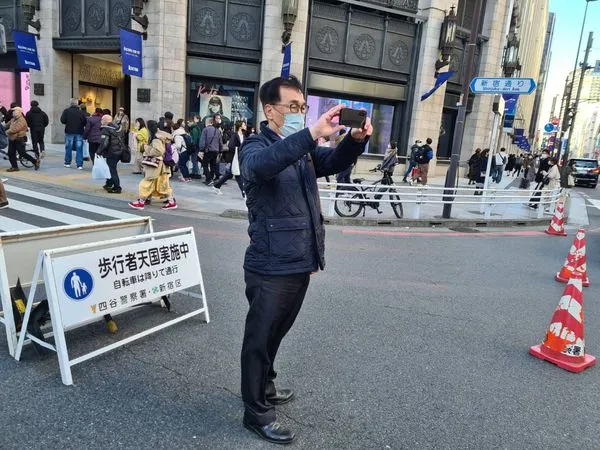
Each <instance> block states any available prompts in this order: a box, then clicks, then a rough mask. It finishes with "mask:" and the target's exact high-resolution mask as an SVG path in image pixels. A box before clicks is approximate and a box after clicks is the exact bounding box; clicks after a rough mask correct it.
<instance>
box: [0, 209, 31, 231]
mask: <svg viewBox="0 0 600 450" xmlns="http://www.w3.org/2000/svg"><path fill="white" fill-rule="evenodd" d="M32 228H39V227H37V226H35V225H31V224H29V223H24V222H19V221H18V220H14V219H11V218H9V217H4V216H3V215H2V214H1V213H0V230H2V231H22V230H31V229H32Z"/></svg>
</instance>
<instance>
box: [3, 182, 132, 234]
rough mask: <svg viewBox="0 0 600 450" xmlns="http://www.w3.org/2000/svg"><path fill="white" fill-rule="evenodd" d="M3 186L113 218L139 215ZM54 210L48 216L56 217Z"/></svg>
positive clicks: (39, 198)
mask: <svg viewBox="0 0 600 450" xmlns="http://www.w3.org/2000/svg"><path fill="white" fill-rule="evenodd" d="M4 188H5V189H6V191H7V192H9V193H10V192H13V193H15V194H20V195H23V196H26V197H31V198H36V199H38V200H44V201H46V202H50V203H56V204H58V205H64V206H69V207H71V208H75V209H80V210H82V211H88V212H92V213H97V214H102V215H105V216H108V217H114V218H115V219H134V218H136V217H139V216H136V215H135V214H129V213H125V212H122V211H115V210H114V209H110V208H103V207H102V206H96V205H91V204H89V203H83V202H78V201H76V200H69V199H65V198H60V197H56V196H54V195H48V194H44V193H42V192H36V191H31V190H29V189H23V188H20V187H17V186H11V185H6V186H4ZM9 202H10V204H11V205H12V203H13V202H12V201H10V196H9ZM35 208H36V210H39V207H37V206H36V207H35ZM55 212H56V211H54V210H52V215H51V216H48V218H53V217H56V214H55ZM36 215H40V214H39V212H38V213H36ZM82 220H87V219H82ZM59 221H60V220H59ZM65 223H67V222H65ZM77 223H89V222H82V221H79V222H77ZM0 228H1V227H0ZM30 228H31V227H30Z"/></svg>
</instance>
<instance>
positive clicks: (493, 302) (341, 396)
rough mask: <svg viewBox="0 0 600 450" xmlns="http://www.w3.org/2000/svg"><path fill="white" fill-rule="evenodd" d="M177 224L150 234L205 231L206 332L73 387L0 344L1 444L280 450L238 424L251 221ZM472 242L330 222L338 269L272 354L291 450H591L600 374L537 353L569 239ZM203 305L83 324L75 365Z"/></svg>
mask: <svg viewBox="0 0 600 450" xmlns="http://www.w3.org/2000/svg"><path fill="white" fill-rule="evenodd" d="M52 189H54V188H49V190H50V191H51V190H52ZM50 193H51V192H50ZM590 194H593V195H595V192H592V191H590ZM65 195H68V196H70V197H72V198H73V199H81V197H78V196H77V195H75V194H65ZM88 201H96V202H98V204H102V206H108V205H110V204H109V203H106V202H108V200H105V199H92V200H90V199H89V198H88ZM110 206H113V205H110ZM118 207H123V210H125V206H123V205H119V206H118ZM170 213H171V214H167V213H160V212H159V213H156V214H154V213H153V214H152V215H153V216H154V217H155V219H156V228H157V229H159V230H160V229H170V228H176V227H184V226H192V227H194V229H195V231H196V238H197V240H198V248H199V252H200V257H201V263H202V269H203V274H204V279H205V283H206V292H207V300H208V304H209V308H210V312H211V323H210V324H205V323H204V322H203V321H202V320H201V319H191V320H188V321H186V322H183V323H181V324H179V325H177V326H175V327H172V328H170V329H167V330H164V331H162V332H160V333H157V334H154V335H152V336H149V337H147V338H144V339H142V340H139V341H137V342H135V343H132V344H129V345H127V346H126V347H124V348H121V349H118V350H115V351H113V352H110V353H108V354H105V355H103V356H101V357H98V358H95V359H92V360H91V361H87V362H84V363H82V364H80V365H78V366H75V367H74V368H73V377H74V381H75V386H71V387H66V386H63V385H62V383H61V381H60V375H59V370H58V364H57V361H56V358H54V357H52V356H50V357H46V358H44V359H39V358H38V357H37V356H36V355H35V353H34V352H33V350H32V349H31V348H28V349H27V350H26V352H25V354H24V357H23V360H22V362H20V363H16V362H15V361H14V360H11V359H10V358H9V356H8V353H7V351H6V342H5V337H4V334H2V336H0V380H1V381H0V392H2V394H0V402H1V404H2V408H3V416H2V417H3V420H2V421H0V447H1V448H3V449H13V448H14V449H17V448H18V449H23V448H31V449H38V448H65V449H68V448H69V449H70V448H74V449H75V448H77V449H80V448H135V449H137V448H151V447H154V448H207V449H221V448H222V449H255V448H256V449H258V448H272V445H271V444H267V443H263V442H262V441H260V440H259V439H258V438H256V437H255V436H254V435H252V434H250V433H249V432H248V431H246V430H245V429H244V428H243V427H242V425H241V419H242V404H241V399H240V392H239V352H240V348H241V341H242V331H243V324H244V317H245V313H246V310H247V304H246V300H245V298H244V295H243V288H244V285H243V279H242V270H241V266H242V259H243V253H244V250H245V246H246V245H247V236H246V234H245V228H246V224H245V223H244V222H243V221H238V220H225V219H218V218H214V217H209V216H195V215H193V214H191V213H189V212H185V211H171V212H170ZM599 216H600V215H599ZM598 226H600V225H598ZM470 231H474V230H463V232H461V233H456V232H452V231H448V230H405V229H402V230H389V229H386V228H381V229H363V228H360V229H350V228H340V227H329V228H328V231H327V255H326V257H327V269H326V270H325V272H322V273H319V274H316V275H314V276H313V277H312V279H311V286H310V288H309V291H308V294H307V298H306V301H305V303H304V306H303V309H302V311H301V313H300V316H299V318H298V321H297V323H296V324H295V326H294V328H293V329H292V331H291V333H290V334H289V335H288V337H287V338H286V340H284V342H283V345H282V347H281V350H280V353H279V355H280V356H279V357H278V361H277V368H278V371H279V377H278V384H279V385H280V386H282V387H284V386H285V387H292V388H294V389H295V390H296V393H297V398H296V400H295V401H294V402H292V403H290V404H288V405H285V406H283V407H281V408H279V409H278V414H279V418H280V419H281V420H282V422H284V423H285V424H286V425H288V426H289V427H291V428H293V429H294V430H295V431H296V432H297V436H298V437H297V440H296V443H295V444H294V447H295V448H303V449H317V448H318V449H338V448H339V449H342V448H343V449H387V448H392V449H399V448H406V449H415V448H419V449H421V448H424V449H426V448H436V449H438V448H441V449H459V448H460V449H462V448H472V449H484V448H486V449H487V448H509V449H538V448H540V449H541V448H545V449H547V448H550V449H554V448H556V449H558V448H565V447H572V448H581V449H588V448H589V449H595V448H598V430H600V416H599V415H598V406H597V405H598V404H599V403H600V371H599V369H598V368H591V369H588V370H587V371H585V372H583V373H581V374H572V373H569V372H566V371H564V370H562V369H559V368H557V367H556V366H554V365H552V364H549V363H547V362H543V361H540V360H538V359H536V358H534V357H532V356H530V355H529V354H528V349H529V347H530V346H532V345H534V344H537V343H539V342H540V340H541V339H542V337H543V336H544V334H545V331H546V328H547V326H548V324H549V321H550V318H551V316H552V313H553V311H554V309H555V308H556V305H557V303H558V301H559V299H560V297H561V295H562V293H563V289H564V285H562V284H559V283H557V282H555V281H554V280H553V276H554V273H555V272H556V271H558V270H559V269H560V267H561V265H562V263H563V261H564V258H565V255H566V254H567V252H568V248H569V246H570V244H571V241H572V239H573V235H572V234H573V233H571V234H570V236H569V237H567V238H560V237H551V236H546V235H545V234H543V232H542V230H539V229H536V230H524V229H519V230H517V231H515V230H486V231H483V232H473V233H472V232H470ZM593 234H594V232H590V236H591V235H593ZM587 250H588V271H589V277H590V280H591V283H592V285H591V286H590V287H589V288H586V289H585V291H584V294H585V297H586V303H585V306H586V309H585V314H586V317H585V318H586V325H587V329H586V332H587V334H586V343H587V351H588V353H591V354H593V355H598V354H599V353H600V331H599V330H600V308H599V307H598V303H597V302H595V301H594V299H596V298H598V296H599V294H600V289H599V287H598V286H600V265H599V264H598V262H599V258H600V256H599V254H598V252H600V248H599V245H598V243H597V242H596V240H595V239H589V240H588V249H587ZM192 301H193V300H191V299H188V298H186V297H181V296H179V297H175V298H174V301H173V306H174V311H173V312H171V313H166V312H165V311H164V310H161V309H158V308H144V309H138V310H136V311H135V312H132V313H127V314H124V315H122V316H120V317H118V318H117V321H118V324H119V327H120V331H119V333H118V334H117V335H116V336H113V335H108V334H107V333H106V332H105V331H104V327H103V325H102V324H97V325H92V326H88V327H85V328H82V329H79V330H75V331H72V332H70V333H68V334H67V341H68V345H69V349H70V352H71V355H72V356H77V355H80V354H82V353H85V352H88V351H91V350H93V349H95V348H98V347H99V346H101V345H104V344H106V343H109V342H112V341H114V340H116V339H118V338H120V337H123V336H126V335H128V334H131V333H133V332H135V331H136V330H140V329H143V328H144V327H147V326H149V325H150V324H154V323H157V322H160V321H161V320H164V319H165V318H167V317H168V318H171V317H175V316H176V315H177V314H182V313H184V312H185V311H187V310H189V308H190V305H191V303H190V302H192Z"/></svg>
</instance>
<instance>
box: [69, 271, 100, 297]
mask: <svg viewBox="0 0 600 450" xmlns="http://www.w3.org/2000/svg"><path fill="white" fill-rule="evenodd" d="M63 289H64V291H65V294H67V296H68V297H69V298H70V299H71V300H75V301H81V300H85V299H86V298H87V297H88V296H89V295H90V294H91V293H92V290H93V289H94V279H93V278H92V275H91V274H90V273H89V272H88V271H87V270H85V269H73V270H70V271H69V272H68V273H67V275H66V276H65V280H64V281H63Z"/></svg>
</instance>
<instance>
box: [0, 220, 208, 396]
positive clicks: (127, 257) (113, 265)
mask: <svg viewBox="0 0 600 450" xmlns="http://www.w3.org/2000/svg"><path fill="white" fill-rule="evenodd" d="M92 232H93V234H94V238H95V242H93V243H87V244H81V242H82V241H83V239H82V237H83V236H86V235H89V234H90V233H92ZM115 235H117V236H120V238H118V239H114V236H115ZM42 278H43V281H42ZM19 279H20V280H21V282H23V281H24V280H29V279H31V283H30V284H28V285H24V287H26V286H30V289H29V294H28V297H27V304H26V307H25V315H24V317H23V323H22V326H21V332H19V333H17V331H16V327H15V323H14V318H13V311H12V302H11V297H10V288H11V287H14V286H15V285H16V284H17V280H19ZM42 286H43V287H44V288H45V291H46V294H47V298H48V309H49V312H50V319H51V324H52V333H51V334H52V335H53V336H54V345H51V344H49V343H48V342H45V341H42V340H40V339H38V338H37V337H36V336H35V335H32V334H31V333H29V332H28V324H29V320H30V318H31V313H32V311H33V310H34V306H35V305H34V299H35V297H36V292H37V290H38V288H41V287H42ZM195 286H199V287H200V293H195V292H191V291H189V289H190V288H192V287H195ZM176 292H177V293H184V294H187V295H188V296H189V297H192V298H195V299H199V300H201V305H200V307H198V308H196V309H194V310H193V311H191V312H189V313H187V314H185V315H182V316H180V317H178V318H176V319H172V320H169V321H167V322H165V323H162V324H160V325H158V326H155V327H153V328H150V329H147V330H145V331H142V332H140V333H137V334H135V335H132V336H129V337H127V338H125V339H122V340H120V341H117V342H114V343H112V344H110V345H107V346H105V347H102V348H99V349H97V350H94V351H92V352H90V353H88V354H85V355H83V356H80V357H78V358H75V359H73V360H70V359H69V356H68V350H67V342H66V339H65V332H66V331H68V330H71V329H75V328H79V327H81V326H84V325H86V324H89V323H92V322H96V321H100V320H104V319H103V318H104V316H105V315H106V314H111V315H118V314H122V313H124V312H127V311H128V310H130V308H131V307H133V306H136V305H139V304H145V303H148V302H153V301H157V300H158V299H160V298H161V297H166V296H168V295H171V294H174V293H176ZM0 297H1V300H2V310H3V311H2V314H1V315H0V323H2V324H3V325H4V327H5V330H6V336H7V343H8V351H9V354H10V355H11V356H13V357H14V358H15V359H16V360H17V361H18V360H20V357H21V353H22V350H23V346H24V345H25V344H26V343H27V342H29V341H34V342H36V343H37V344H38V345H41V346H42V347H45V348H47V349H49V350H52V351H54V352H56V354H57V357H58V362H59V367H60V372H61V378H62V381H63V383H64V384H65V385H72V384H73V378H72V374H71V367H72V366H74V365H76V364H79V363H81V362H84V361H86V360H88V359H91V358H94V357H95V356H98V355H101V354H103V353H106V352H108V351H110V350H113V349H116V348H118V347H121V346H122V345H125V344H127V343H130V342H132V341H135V340H138V339H140V338H142V337H145V336H147V335H149V334H152V333H155V332H157V331H159V330H162V329H164V328H167V327H170V326H172V325H175V324H177V323H179V322H181V321H183V320H186V319H189V318H191V317H194V316H196V315H199V314H204V318H205V321H206V323H208V322H209V321H210V318H209V313H208V307H207V303H206V295H205V290H204V281H203V278H202V272H201V268H200V261H199V257H198V251H197V246H196V241H195V235H194V231H193V228H183V229H178V230H170V231H164V232H159V233H155V232H154V230H153V229H152V222H151V219H150V218H149V217H143V218H139V217H138V218H136V219H125V220H116V221H108V222H100V223H94V224H83V225H69V226H61V227H52V228H43V229H33V230H27V231H22V232H12V233H3V234H0ZM48 336H50V334H48Z"/></svg>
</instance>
